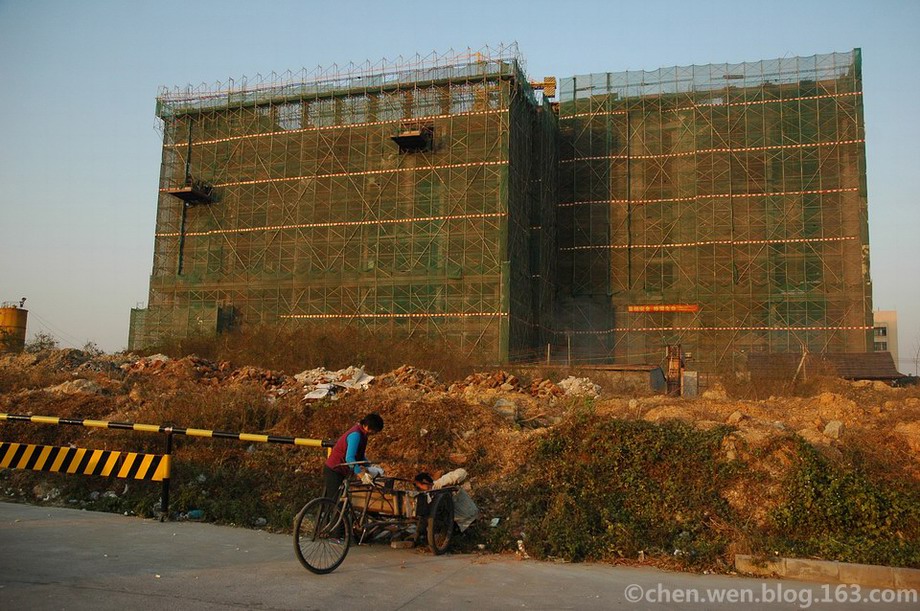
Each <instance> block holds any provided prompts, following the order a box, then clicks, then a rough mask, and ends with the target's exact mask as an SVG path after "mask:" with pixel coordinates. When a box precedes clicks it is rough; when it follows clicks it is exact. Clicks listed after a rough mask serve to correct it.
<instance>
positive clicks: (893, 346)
mask: <svg viewBox="0 0 920 611" xmlns="http://www.w3.org/2000/svg"><path fill="white" fill-rule="evenodd" d="M872 317H873V325H874V328H873V329H872V340H873V350H874V351H875V352H890V353H891V358H892V359H894V364H895V367H898V369H899V370H901V369H902V366H901V362H900V360H899V354H898V313H897V312H896V311H895V310H876V311H875V312H873V313H872ZM907 369H909V368H906V367H905V368H904V370H907Z"/></svg>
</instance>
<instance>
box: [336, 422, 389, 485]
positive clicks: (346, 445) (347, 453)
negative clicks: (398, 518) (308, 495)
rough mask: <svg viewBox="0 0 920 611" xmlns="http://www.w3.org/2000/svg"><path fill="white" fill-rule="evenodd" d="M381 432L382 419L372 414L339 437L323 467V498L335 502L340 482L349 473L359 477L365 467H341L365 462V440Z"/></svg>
mask: <svg viewBox="0 0 920 611" xmlns="http://www.w3.org/2000/svg"><path fill="white" fill-rule="evenodd" d="M382 430H383V418H381V417H380V414H378V413H376V412H372V413H370V414H368V415H366V416H365V417H364V418H361V421H360V422H358V423H357V424H356V425H354V426H353V427H351V428H350V429H348V430H347V431H345V434H344V435H342V436H341V437H339V440H338V441H336V442H335V445H334V446H333V447H332V452H330V453H329V457H328V458H327V459H326V464H325V465H323V480H324V481H325V484H326V485H325V491H324V493H323V496H325V497H326V498H327V499H332V500H336V496H337V494H338V490H339V486H340V485H341V484H342V480H344V479H345V478H346V477H348V476H349V474H350V473H352V472H353V473H354V474H355V475H359V474H360V473H361V472H362V470H365V469H366V465H353V466H351V467H346V466H342V463H346V462H359V461H366V460H367V456H366V455H365V454H364V451H365V449H366V448H367V438H368V436H370V435H374V434H376V433H379V432H380V431H382Z"/></svg>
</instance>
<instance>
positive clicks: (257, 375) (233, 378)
mask: <svg viewBox="0 0 920 611" xmlns="http://www.w3.org/2000/svg"><path fill="white" fill-rule="evenodd" d="M289 380H290V378H288V376H286V375H284V374H283V373H281V372H280V371H270V370H268V369H261V368H259V367H250V366H245V367H240V368H239V369H235V370H234V371H233V372H231V373H230V375H228V376H227V377H226V381H227V382H228V383H233V384H235V383H240V382H251V383H255V384H258V385H259V386H261V387H262V388H264V389H265V390H276V389H279V388H281V387H283V386H285V384H287V383H288V381H289Z"/></svg>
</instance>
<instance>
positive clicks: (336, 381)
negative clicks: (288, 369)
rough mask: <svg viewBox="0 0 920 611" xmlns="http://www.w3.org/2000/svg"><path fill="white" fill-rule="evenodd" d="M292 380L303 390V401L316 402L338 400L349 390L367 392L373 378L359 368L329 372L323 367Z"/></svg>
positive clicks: (301, 374) (304, 372)
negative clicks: (327, 399)
mask: <svg viewBox="0 0 920 611" xmlns="http://www.w3.org/2000/svg"><path fill="white" fill-rule="evenodd" d="M294 380H295V381H296V382H297V384H299V385H300V386H301V387H302V389H303V390H305V391H307V392H306V393H305V394H304V397H303V398H304V399H306V400H308V401H318V400H320V399H325V398H331V399H336V398H338V396H339V394H340V393H342V392H347V391H349V390H367V389H368V387H369V386H370V384H371V382H373V381H374V376H372V375H368V374H366V373H364V370H363V369H362V368H360V367H355V366H351V367H346V368H345V369H339V370H338V371H329V370H328V369H325V368H323V367H317V368H316V369H309V370H307V371H301V372H300V373H298V374H296V375H295V376H294Z"/></svg>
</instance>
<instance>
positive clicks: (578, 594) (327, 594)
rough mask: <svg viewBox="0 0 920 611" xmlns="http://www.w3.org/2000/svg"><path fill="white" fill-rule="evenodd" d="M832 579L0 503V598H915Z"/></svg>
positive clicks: (72, 604)
mask: <svg viewBox="0 0 920 611" xmlns="http://www.w3.org/2000/svg"><path fill="white" fill-rule="evenodd" d="M835 587H836V586H822V585H821V584H804V583H798V582H790V581H777V580H759V579H744V578H737V577H729V576H712V575H693V574H684V573H668V572H664V571H658V570H655V569H646V568H620V567H613V566H607V565H599V564H558V563H549V562H537V561H533V560H528V561H520V560H516V559H514V558H512V557H504V556H494V555H489V556H476V555H463V554H457V555H446V556H437V557H436V556H432V555H431V554H429V553H422V552H419V551H416V550H394V549H390V548H389V547H387V546H383V545H376V546H362V547H358V548H352V550H351V551H350V552H349V554H348V557H347V558H346V560H345V562H344V564H343V565H342V566H341V567H340V568H339V569H338V570H337V571H335V572H334V573H332V574H330V575H313V574H311V573H309V572H307V571H306V570H304V569H303V568H302V567H301V566H300V564H299V563H298V562H297V560H296V558H295V557H294V552H293V545H292V542H291V537H290V536H289V535H279V534H270V533H266V532H262V531H257V530H248V529H242V528H232V527H226V526H215V525H212V524H201V523H191V522H179V523H160V522H157V521H153V520H143V519H140V518H133V517H124V516H120V515H117V514H105V513H93V512H87V511H78V510H73V509H62V508H51V507H34V506H29V505H18V504H11V503H0V609H10V610H12V609H93V610H97V609H118V610H119V611H120V610H122V609H132V610H133V609H156V610H164V609H226V608H233V607H253V608H258V609H373V610H374V611H385V610H391V609H393V610H395V609H424V610H426V611H429V610H431V609H455V608H474V609H480V610H481V609H511V608H524V609H633V608H643V609H677V608H679V609H720V608H721V609H732V608H736V609H744V611H752V610H755V609H804V608H810V609H831V608H835V609H841V608H845V609H859V608H875V609H916V608H917V606H916V605H915V604H910V603H902V604H878V605H875V606H871V605H865V604H862V603H859V604H855V603H854V604H850V603H848V604H844V605H841V604H836V603H822V602H815V601H820V600H821V599H822V597H824V596H825V595H826V594H827V593H828V592H829V593H830V595H831V596H832V597H833V596H834V594H835V590H834V588H835ZM825 588H830V590H826V589H825ZM745 591H748V593H747V594H745ZM720 592H721V594H720ZM866 592H868V589H866ZM864 593H865V592H864ZM718 596H723V597H725V598H724V599H723V600H732V599H731V598H729V597H731V596H735V597H736V598H735V599H734V600H736V601H737V600H739V598H737V597H743V596H748V598H747V599H745V601H746V602H744V603H739V602H735V603H729V602H723V603H721V604H720V603H718V602H715V601H716V600H717V599H718ZM777 600H778V601H779V602H772V601H777ZM831 600H833V599H831ZM695 601H696V602H695ZM806 603H807V604H806Z"/></svg>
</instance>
